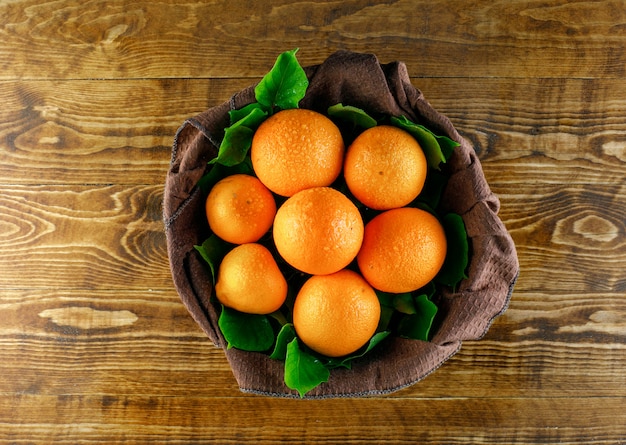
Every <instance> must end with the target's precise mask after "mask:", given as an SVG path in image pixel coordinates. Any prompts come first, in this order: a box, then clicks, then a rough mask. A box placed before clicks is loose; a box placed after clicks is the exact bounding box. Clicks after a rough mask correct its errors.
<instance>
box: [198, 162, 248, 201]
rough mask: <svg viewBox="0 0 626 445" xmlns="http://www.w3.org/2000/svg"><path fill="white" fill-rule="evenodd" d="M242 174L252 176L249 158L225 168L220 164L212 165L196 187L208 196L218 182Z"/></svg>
mask: <svg viewBox="0 0 626 445" xmlns="http://www.w3.org/2000/svg"><path fill="white" fill-rule="evenodd" d="M239 173H243V174H245V175H254V169H253V168H252V161H251V160H250V158H249V157H246V158H245V159H244V160H243V161H242V162H240V163H239V164H235V165H232V166H226V165H222V164H213V166H212V167H211V169H210V170H209V171H208V173H207V174H205V175H204V176H203V177H202V178H200V180H199V181H198V187H200V190H202V193H204V194H208V193H209V191H210V190H211V189H212V188H213V186H214V185H215V184H217V183H218V182H219V181H220V180H222V179H224V178H225V177H227V176H231V175H236V174H239Z"/></svg>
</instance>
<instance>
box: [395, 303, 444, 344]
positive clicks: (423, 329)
mask: <svg viewBox="0 0 626 445" xmlns="http://www.w3.org/2000/svg"><path fill="white" fill-rule="evenodd" d="M415 307H416V309H417V312H416V313H415V314H412V315H406V316H405V317H404V318H403V319H402V320H401V321H400V323H399V324H398V335H400V336H401V337H407V338H411V339H414V340H423V341H428V337H429V334H430V328H431V326H432V324H433V320H434V319H435V315H436V314H437V305H435V303H433V302H432V301H430V300H429V299H428V296H426V295H423V294H422V295H419V296H418V297H416V298H415Z"/></svg>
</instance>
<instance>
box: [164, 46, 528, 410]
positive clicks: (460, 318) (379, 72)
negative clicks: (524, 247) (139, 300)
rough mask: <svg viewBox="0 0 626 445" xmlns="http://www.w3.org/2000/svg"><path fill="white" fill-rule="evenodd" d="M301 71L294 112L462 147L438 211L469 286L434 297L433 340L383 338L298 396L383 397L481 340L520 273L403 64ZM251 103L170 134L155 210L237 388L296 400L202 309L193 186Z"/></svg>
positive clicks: (467, 155)
mask: <svg viewBox="0 0 626 445" xmlns="http://www.w3.org/2000/svg"><path fill="white" fill-rule="evenodd" d="M305 72H306V74H307V76H308V78H309V87H308V89H307V93H306V96H305V97H304V99H303V100H302V101H301V102H300V107H301V108H308V109H312V110H316V111H319V112H322V113H325V111H326V110H327V109H328V107H329V106H331V105H335V104H337V103H343V104H344V105H352V106H355V107H359V108H363V109H365V110H367V111H368V112H369V113H370V114H372V115H378V114H384V115H392V116H402V115H404V116H406V117H407V118H409V119H410V120H412V121H414V122H416V123H420V124H423V125H425V126H426V127H428V128H430V129H431V130H432V131H433V132H435V133H437V134H441V135H446V136H448V137H450V138H451V139H453V140H455V141H457V142H459V143H460V144H461V145H460V147H458V148H457V149H456V150H455V153H454V154H453V156H452V158H451V159H450V160H449V162H448V166H447V168H448V169H449V171H450V172H451V177H450V180H449V183H448V185H447V187H446V189H445V191H444V193H443V196H442V205H443V206H444V208H445V209H446V210H448V211H451V212H455V213H458V214H459V215H461V217H462V218H463V221H464V223H465V226H466V229H467V233H468V237H469V240H470V248H471V256H470V264H469V269H468V270H469V272H468V275H469V278H468V279H465V280H463V281H462V282H461V283H460V285H459V287H458V289H455V290H454V291H453V290H450V289H444V290H443V291H442V293H441V295H438V296H437V303H438V306H439V307H440V313H441V314H443V315H442V317H441V321H440V323H439V324H438V327H437V331H436V333H435V335H434V337H433V339H432V341H430V342H425V341H419V340H409V339H404V338H400V337H393V338H388V339H386V340H385V343H384V345H380V346H381V347H378V348H375V349H374V350H373V351H372V352H371V353H370V354H368V355H367V356H365V357H363V358H361V359H357V360H355V361H354V362H353V365H352V368H351V369H334V370H332V372H331V375H330V379H329V381H328V382H326V383H324V384H322V385H320V386H318V387H317V388H315V389H314V390H312V391H311V392H309V393H308V394H307V396H306V397H308V398H320V397H356V396H365V395H372V394H384V393H389V392H392V391H396V390H398V389H401V388H404V387H407V386H409V385H412V384H414V383H416V382H418V381H419V380H421V379H423V378H424V377H425V376H427V375H428V374H430V373H431V372H433V371H434V370H436V369H437V368H438V367H439V366H441V365H442V364H443V363H444V362H445V361H446V360H447V359H448V358H450V357H451V356H452V355H454V354H455V353H456V352H457V351H458V350H459V349H460V347H461V342H462V341H464V340H476V339H480V338H481V337H482V336H484V334H485V333H486V332H487V330H488V329H489V326H490V325H491V323H492V321H493V319H494V318H495V317H497V316H498V315H500V314H502V313H503V312H504V311H505V310H506V308H507V306H508V303H509V300H510V297H511V293H512V290H513V286H514V283H515V280H516V278H517V275H518V273H519V263H518V259H517V254H516V250H515V245H514V243H513V240H512V238H511V236H510V235H509V233H508V232H507V230H506V228H505V226H504V225H503V223H502V222H501V220H500V219H499V218H498V216H497V214H498V211H499V207H500V202H499V200H498V198H497V197H496V196H495V195H494V194H493V193H492V192H491V190H490V188H489V186H488V184H487V182H486V180H485V177H484V175H483V171H482V168H481V164H480V161H479V159H478V157H477V156H476V153H475V151H474V149H473V147H472V146H471V144H470V143H469V142H468V141H467V140H466V139H464V138H462V137H461V136H460V135H459V133H458V132H457V131H456V129H455V128H454V127H453V125H452V123H451V122H450V120H449V119H448V118H447V117H445V116H444V115H442V114H441V113H439V112H437V111H436V110H435V109H434V108H433V107H432V106H431V105H430V104H429V103H428V101H427V100H426V99H425V98H424V95H423V94H422V93H421V91H420V90H418V89H417V88H415V87H414V86H413V85H412V84H411V81H410V79H409V75H408V72H407V69H406V66H405V65H404V64H403V63H401V62H393V63H389V64H381V63H379V61H378V60H377V58H376V57H375V56H374V55H371V54H361V53H354V52H348V51H339V52H336V53H334V54H332V55H331V56H330V57H329V58H328V59H326V60H325V61H324V62H323V63H321V64H320V65H315V66H311V67H306V68H305ZM254 100H255V97H254V86H250V87H248V88H246V89H244V90H243V91H240V92H238V93H236V94H234V95H233V96H232V97H231V99H230V101H228V102H225V103H223V104H221V105H219V106H217V107H214V108H211V109H209V110H206V111H205V112H203V113H200V114H199V115H197V116H195V117H193V118H190V119H188V120H187V121H185V122H184V124H183V125H182V126H181V127H180V129H179V130H178V132H177V133H176V135H175V138H174V144H173V148H172V158H171V164H170V168H169V171H168V174H167V179H166V182H165V193H164V201H163V216H164V224H165V232H166V236H167V249H168V255H169V260H170V266H171V273H172V278H173V281H174V285H175V287H176V290H177V291H178V293H179V295H180V298H181V300H182V302H183V304H184V305H185V306H186V307H187V309H188V311H189V313H190V314H191V316H192V317H193V319H194V320H195V321H196V322H197V323H198V325H199V326H200V327H201V328H202V330H203V331H204V332H205V333H206V335H207V336H208V337H209V339H210V340H211V341H212V342H213V343H214V344H215V345H216V346H217V347H220V348H223V349H224V352H225V354H226V357H227V359H228V361H229V363H230V366H231V368H232V371H233V374H234V377H235V379H236V380H237V383H238V385H239V387H240V389H241V390H242V391H244V392H251V393H258V394H265V395H271V396H288V397H297V393H296V392H295V391H292V390H290V389H289V388H287V387H286V386H285V384H284V382H283V366H284V363H283V362H280V361H277V360H271V359H270V358H269V357H268V356H267V355H265V354H262V353H255V352H245V351H240V350H237V349H226V342H225V340H224V337H223V336H222V334H221V332H220V330H219V328H218V326H217V320H218V317H219V308H218V307H217V306H215V305H214V304H213V303H212V302H211V301H210V296H211V291H212V285H211V279H210V275H209V273H208V272H207V268H206V267H205V265H204V264H203V260H202V259H201V258H200V256H199V254H198V253H197V252H196V251H195V249H194V245H199V244H202V242H203V241H204V240H205V239H206V238H207V237H208V235H209V233H210V231H209V228H208V224H207V223H206V218H205V214H204V198H205V197H204V196H203V194H202V192H201V191H200V190H199V189H198V187H196V184H197V182H198V180H199V179H200V178H201V177H202V176H203V175H204V174H205V173H206V172H207V171H208V169H209V166H208V165H207V163H208V161H209V160H210V159H212V158H214V157H215V156H216V155H217V149H218V147H219V144H220V141H221V139H222V137H223V135H224V128H225V127H226V126H228V125H229V116H228V111H229V110H232V109H239V108H241V107H243V106H245V105H247V104H249V103H251V102H254ZM383 346H384V347H383Z"/></svg>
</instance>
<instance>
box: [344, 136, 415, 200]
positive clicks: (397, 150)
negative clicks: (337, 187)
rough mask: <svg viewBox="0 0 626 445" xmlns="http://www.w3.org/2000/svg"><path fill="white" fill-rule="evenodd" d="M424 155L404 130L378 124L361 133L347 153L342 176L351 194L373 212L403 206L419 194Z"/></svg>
mask: <svg viewBox="0 0 626 445" xmlns="http://www.w3.org/2000/svg"><path fill="white" fill-rule="evenodd" d="M426 171H427V162H426V156H425V155H424V152H423V151H422V148H421V147H420V145H419V144H418V143H417V141H416V140H415V139H414V138H413V136H411V135H410V134H409V133H407V132H406V131H404V130H401V129H399V128H396V127H391V126H386V125H381V126H377V127H372V128H369V129H367V130H365V131H364V132H363V133H361V134H360V135H359V136H358V137H357V138H356V139H355V140H354V142H352V144H351V145H350V147H349V148H348V151H347V153H346V159H345V163H344V177H345V180H346V184H347V185H348V188H349V189H350V192H351V193H352V194H353V195H354V197H355V198H356V199H358V200H359V201H360V202H362V203H363V204H364V205H365V206H367V207H369V208H372V209H375V210H388V209H393V208H397V207H404V206H405V205H407V204H409V203H410V202H411V201H413V200H414V199H415V198H416V197H417V196H418V195H419V194H420V192H421V191H422V188H423V187H424V182H425V181H426Z"/></svg>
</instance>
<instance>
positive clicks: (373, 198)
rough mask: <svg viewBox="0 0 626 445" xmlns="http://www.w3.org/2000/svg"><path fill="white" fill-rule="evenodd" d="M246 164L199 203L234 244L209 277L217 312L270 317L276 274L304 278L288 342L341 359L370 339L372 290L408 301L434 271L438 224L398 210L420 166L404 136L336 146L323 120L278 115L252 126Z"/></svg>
mask: <svg viewBox="0 0 626 445" xmlns="http://www.w3.org/2000/svg"><path fill="white" fill-rule="evenodd" d="M250 158H251V162H252V167H253V169H254V175H255V176H252V175H245V174H235V175H231V176H228V177H226V178H224V179H222V180H221V181H219V182H218V183H217V184H216V185H215V186H214V187H213V188H212V189H211V191H210V193H209V195H208V198H207V200H206V215H207V219H208V223H209V226H210V228H211V230H212V231H213V233H214V234H215V235H217V236H218V237H220V238H222V239H223V240H225V241H227V242H229V243H233V244H235V245H236V247H235V248H233V249H232V250H231V251H230V252H228V253H227V254H226V256H225V257H224V258H223V260H222V262H221V264H220V266H219V270H218V273H217V278H216V285H215V293H216V297H217V299H218V300H219V301H220V302H221V303H222V304H224V305H225V306H227V307H230V308H233V309H235V310H238V311H241V312H246V313H252V314H269V313H272V312H274V311H276V310H278V309H279V308H280V307H281V306H283V304H284V303H285V301H286V298H287V295H288V292H289V283H288V282H287V279H286V276H285V273H284V271H285V267H288V268H289V270H290V271H292V272H294V273H297V274H300V276H304V277H306V280H305V282H304V284H303V285H302V286H299V289H297V290H296V291H297V295H296V297H295V301H294V302H293V310H292V314H291V315H292V318H293V326H294V329H295V331H296V333H297V335H298V337H299V338H300V340H301V341H302V342H303V343H304V344H306V345H307V346H308V347H309V348H311V349H312V350H314V351H316V352H318V353H320V354H323V355H325V356H328V357H341V356H345V355H347V354H350V353H352V352H354V351H356V350H358V349H359V348H361V347H362V346H363V345H365V344H366V343H367V342H368V341H369V339H370V338H371V337H372V335H373V334H374V333H375V332H376V329H377V327H378V324H379V320H380V316H381V307H380V303H379V300H378V297H377V294H376V291H382V292H389V293H405V292H412V291H414V290H417V289H420V288H421V287H423V286H425V285H426V284H428V283H429V282H430V281H431V280H433V278H434V277H435V276H436V274H437V273H438V272H439V270H440V269H441V267H442V265H443V263H444V260H445V256H446V251H447V243H446V236H445V233H444V229H443V227H442V226H441V224H440V223H439V221H438V220H437V218H436V217H435V216H433V215H432V214H431V213H429V212H427V211H425V210H421V209H418V208H415V207H410V206H408V205H409V204H410V203H411V202H413V201H414V200H415V199H416V198H417V196H418V195H419V194H420V192H421V191H422V189H423V187H424V183H425V181H426V174H427V161H426V157H425V155H424V153H423V151H422V149H421V147H420V145H419V144H418V142H417V141H416V140H415V139H414V138H413V136H411V135H410V134H409V133H407V132H405V131H404V130H401V129H399V128H396V127H393V126H387V125H378V126H375V127H372V128H369V129H367V130H365V131H363V132H362V133H361V134H360V135H358V136H357V137H356V138H355V139H354V141H352V142H351V143H350V144H349V146H348V147H346V146H345V144H344V140H343V137H342V134H341V132H340V130H339V128H338V127H337V126H336V125H335V123H334V122H333V121H332V120H331V119H329V118H328V117H326V116H325V115H323V114H320V113H317V112H315V111H311V110H306V109H299V108H296V109H287V110H282V111H279V112H277V113H275V114H273V115H272V116H270V117H269V118H268V119H266V120H265V121H264V122H263V123H261V125H260V126H259V127H258V129H257V130H256V132H255V134H254V137H253V140H252V146H251V148H250ZM341 175H343V177H341ZM336 184H342V185H343V184H345V187H337V186H336ZM277 203H278V204H277ZM365 211H367V212H368V217H367V219H366V220H365V221H364V216H363V215H364V212H365ZM372 212H374V216H373V217H371V219H370V216H371V214H372ZM264 237H265V238H264ZM261 238H264V239H266V240H267V239H268V238H269V239H270V240H271V246H269V247H270V248H268V247H266V246H265V245H263V244H266V245H267V242H265V243H260V242H259V240H261ZM270 249H271V250H270ZM279 265H280V266H279Z"/></svg>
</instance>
